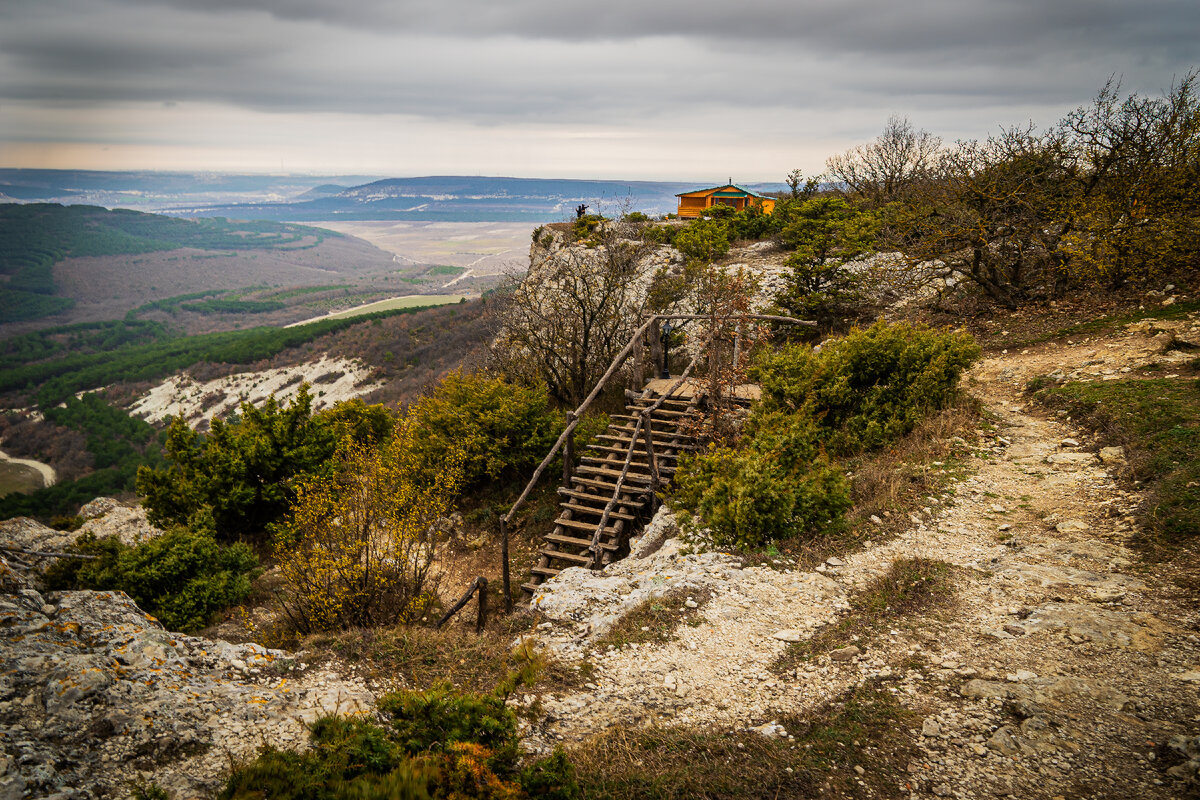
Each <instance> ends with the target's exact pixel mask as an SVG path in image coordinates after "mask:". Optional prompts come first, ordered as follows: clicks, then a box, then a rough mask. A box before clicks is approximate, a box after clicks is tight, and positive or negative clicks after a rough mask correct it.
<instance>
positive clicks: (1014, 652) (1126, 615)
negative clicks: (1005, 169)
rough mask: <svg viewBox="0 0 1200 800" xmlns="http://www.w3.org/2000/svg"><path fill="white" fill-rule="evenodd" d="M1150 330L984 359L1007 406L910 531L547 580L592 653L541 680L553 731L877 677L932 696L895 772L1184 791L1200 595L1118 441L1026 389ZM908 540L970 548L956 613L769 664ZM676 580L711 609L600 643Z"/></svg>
mask: <svg viewBox="0 0 1200 800" xmlns="http://www.w3.org/2000/svg"><path fill="white" fill-rule="evenodd" d="M1152 337H1153V335H1152V333H1147V332H1145V331H1134V332H1130V333H1129V334H1128V336H1126V335H1125V334H1122V336H1121V337H1120V338H1119V343H1120V347H1112V348H1109V347H1107V346H1106V344H1107V343H1104V344H1100V345H1097V344H1096V343H1092V342H1079V343H1072V344H1062V345H1044V346H1041V347H1039V348H1032V349H1030V350H1027V351H1025V352H1024V353H1021V354H1016V353H1014V354H1012V355H1009V354H1001V355H998V356H996V357H993V358H989V359H987V360H985V361H984V362H982V363H981V364H979V365H978V366H977V367H976V368H975V369H974V370H973V372H972V376H971V379H970V381H969V386H970V389H971V391H972V392H973V393H974V394H975V395H976V396H978V397H979V398H980V399H981V400H982V401H983V402H984V404H985V407H986V409H987V412H988V414H989V416H990V417H991V419H992V420H993V421H994V424H995V427H994V430H992V431H989V432H987V433H986V434H985V436H984V439H983V445H982V446H981V447H980V448H978V449H977V450H976V452H975V454H974V455H973V456H972V457H971V459H970V462H971V463H970V464H969V466H970V469H969V471H968V473H967V477H964V478H962V479H960V480H958V481H956V482H955V483H953V484H952V485H951V487H950V488H949V490H948V491H947V492H945V493H944V494H942V495H940V496H937V497H933V498H930V499H929V500H928V502H929V506H928V508H927V509H926V510H925V513H922V514H921V515H919V516H914V518H913V524H912V527H911V528H910V529H909V530H908V531H906V532H905V533H904V534H902V535H901V536H899V537H897V538H895V539H892V540H891V541H888V542H886V543H881V544H878V545H874V546H868V547H866V548H865V549H863V550H862V551H860V552H858V553H855V554H853V555H849V556H846V557H845V558H844V560H843V561H842V563H840V564H837V565H833V564H832V563H831V564H827V565H823V567H822V571H821V572H806V571H799V570H789V569H786V568H784V569H775V570H772V569H766V568H761V567H756V568H746V569H742V568H741V567H740V564H739V563H738V562H737V560H736V559H734V558H732V557H729V556H723V555H719V554H705V555H689V554H687V553H685V552H684V551H682V550H681V549H680V547H679V546H678V542H677V541H676V540H672V539H669V540H668V541H667V542H666V544H665V545H664V546H662V548H661V549H659V550H658V551H657V552H654V553H653V554H651V555H649V556H647V557H645V558H641V559H632V558H631V559H627V560H626V561H624V562H619V563H618V564H616V565H613V566H612V567H610V568H609V569H608V570H606V572H605V573H604V574H603V575H602V576H594V575H593V576H587V575H584V576H577V577H575V578H572V579H570V580H569V583H568V585H567V586H566V587H564V588H563V589H561V590H552V591H550V592H548V593H546V594H544V595H540V596H539V597H538V598H535V603H538V605H539V606H540V607H541V609H542V610H543V611H544V612H546V613H547V614H548V615H549V616H550V617H552V618H554V619H556V622H555V623H554V624H553V625H549V626H544V628H543V630H542V631H541V632H540V633H541V636H542V639H543V640H544V641H545V643H546V644H547V645H548V646H549V647H551V648H552V649H553V650H555V651H556V652H557V653H559V654H560V656H561V657H563V658H567V659H578V658H585V659H587V660H588V661H589V662H590V663H591V664H593V665H594V673H593V676H592V678H591V682H590V685H589V687H588V688H587V689H585V690H584V691H582V692H580V693H577V694H564V695H559V696H549V697H545V698H543V704H544V707H545V708H546V710H547V712H548V718H547V720H546V722H545V724H544V725H543V726H541V727H540V728H539V729H538V730H536V731H534V734H535V736H534V739H533V741H534V742H535V743H536V744H540V745H541V746H547V747H548V746H550V745H551V744H553V743H554V742H555V741H559V740H567V741H573V740H578V739H580V738H582V737H584V736H586V735H588V734H590V733H594V732H597V731H600V730H603V729H604V728H606V727H609V726H610V725H612V724H614V723H625V724H646V723H650V722H653V723H655V724H660V725H675V724H690V725H704V726H724V727H739V728H746V727H753V726H759V725H762V724H764V723H768V722H770V721H771V720H773V719H775V718H777V717H779V716H782V715H783V714H788V713H800V714H801V715H803V714H804V713H805V712H811V711H812V710H813V709H815V708H817V707H819V706H820V704H821V703H822V702H823V701H825V700H827V699H828V698H830V697H832V696H835V695H837V694H838V693H839V692H842V691H844V690H846V689H848V688H851V687H853V686H854V685H856V684H858V683H861V682H863V681H865V680H870V679H879V680H882V681H884V683H883V685H884V686H886V687H887V689H888V690H889V691H891V692H894V693H895V694H896V696H897V697H898V698H900V700H901V701H902V703H903V704H904V705H905V706H906V707H908V708H910V709H913V710H915V711H917V712H919V714H920V715H921V716H920V717H918V720H919V721H918V725H919V730H917V731H915V732H914V734H913V735H914V736H915V737H916V740H917V742H918V746H919V750H920V753H921V756H920V757H919V758H915V759H913V761H912V762H911V763H910V764H908V765H907V772H908V775H909V779H908V780H907V781H905V784H906V785H905V786H903V787H897V789H898V790H900V792H901V794H904V795H907V794H908V793H909V792H911V793H912V794H913V796H917V797H925V796H939V797H961V798H990V797H997V796H1013V797H1019V798H1057V797H1063V798H1072V797H1080V798H1082V797H1097V798H1099V797H1104V798H1110V797H1111V798H1125V797H1140V798H1172V797H1179V796H1180V795H1181V794H1182V793H1183V792H1184V791H1185V789H1186V788H1187V777H1188V776H1189V775H1191V774H1193V773H1194V772H1195V766H1197V765H1200V761H1192V762H1190V764H1189V763H1186V762H1188V756H1185V755H1182V754H1181V753H1183V752H1187V753H1188V755H1190V756H1200V748H1197V745H1200V739H1195V740H1194V741H1193V739H1194V737H1196V736H1197V734H1200V692H1198V687H1200V637H1197V636H1196V635H1195V633H1194V632H1195V631H1196V630H1197V622H1198V620H1197V614H1196V611H1195V610H1194V609H1193V608H1190V607H1188V606H1186V605H1184V604H1182V603H1181V601H1180V595H1179V593H1178V591H1177V590H1175V589H1174V587H1173V586H1171V585H1170V584H1168V583H1166V582H1165V581H1164V580H1160V579H1159V578H1157V577H1156V575H1155V573H1154V570H1153V569H1147V568H1144V567H1141V566H1139V562H1138V559H1137V557H1136V556H1135V554H1133V553H1132V552H1130V550H1129V549H1128V548H1127V546H1126V543H1127V541H1128V539H1129V537H1130V536H1131V534H1132V533H1133V530H1134V518H1133V517H1132V516H1131V514H1132V512H1133V510H1134V509H1135V508H1136V506H1137V504H1138V499H1139V498H1138V497H1137V496H1136V495H1135V494H1132V493H1130V492H1127V491H1124V490H1122V489H1121V488H1120V487H1119V486H1118V485H1117V484H1116V482H1115V481H1114V479H1113V477H1112V476H1111V474H1110V472H1112V471H1115V469H1116V468H1117V467H1118V464H1117V463H1116V459H1117V457H1118V454H1116V453H1112V452H1108V453H1106V456H1107V460H1108V461H1109V462H1110V463H1108V464H1105V463H1102V462H1101V461H1100V460H1099V459H1098V458H1097V456H1096V454H1095V453H1092V452H1089V451H1088V449H1087V448H1086V446H1084V445H1083V444H1081V443H1082V442H1084V441H1085V437H1084V436H1083V435H1081V433H1080V432H1079V431H1077V430H1075V429H1073V428H1071V427H1070V426H1069V425H1068V424H1066V423H1065V421H1063V420H1061V419H1058V418H1056V417H1053V416H1052V415H1048V414H1046V413H1045V412H1043V411H1041V410H1038V409H1033V408H1028V407H1026V406H1025V403H1026V401H1025V399H1024V398H1023V397H1022V396H1021V395H1020V388H1021V387H1023V386H1024V384H1025V382H1026V381H1027V380H1028V379H1029V378H1030V377H1032V376H1034V375H1037V374H1043V373H1045V372H1048V371H1052V370H1054V369H1060V368H1061V369H1064V374H1065V373H1066V372H1070V371H1077V370H1083V371H1084V372H1083V373H1082V374H1083V375H1085V376H1087V377H1091V378H1092V379H1103V378H1104V372H1105V370H1110V372H1109V374H1113V375H1124V374H1126V373H1124V372H1122V370H1128V371H1133V370H1135V369H1137V367H1138V366H1139V365H1142V364H1144V363H1145V362H1146V361H1147V360H1148V359H1150V358H1154V357H1156V356H1157V351H1158V349H1160V348H1159V344H1160V343H1159V342H1157V341H1156V340H1155V339H1153V338H1152ZM1093 351H1095V352H1093ZM1089 353H1091V355H1090V356H1089ZM1096 359H1101V361H1100V362H1097V361H1096ZM1159 360H1161V358H1159ZM1089 361H1090V362H1092V363H1090V364H1087V365H1086V366H1085V365H1084V362H1089ZM1091 372H1094V373H1095V374H1094V375H1091V374H1090V373H1091ZM1077 377H1079V376H1077ZM903 556H923V557H927V558H935V559H940V560H943V561H946V562H948V563H950V564H953V565H956V566H957V567H958V568H959V569H958V570H956V573H957V579H956V583H955V595H956V604H955V606H954V608H953V613H952V614H951V615H949V616H946V615H943V616H941V617H938V618H929V619H926V620H922V621H918V624H907V625H897V627H895V628H891V629H890V630H888V631H886V632H885V633H884V634H882V635H880V636H877V637H872V638H870V639H869V640H864V641H861V642H851V641H847V642H844V644H845V645H851V644H854V645H856V646H858V647H860V649H861V651H862V652H861V653H859V654H857V655H854V654H853V652H852V651H849V654H847V652H842V653H837V654H835V655H837V656H838V657H839V659H844V660H835V659H833V658H831V657H830V656H828V655H822V656H819V657H817V658H816V659H814V660H811V661H808V662H805V663H804V665H803V666H801V667H800V668H798V669H795V670H790V671H788V672H786V673H784V674H782V675H780V674H777V673H775V672H772V671H771V669H770V666H771V664H772V662H774V661H775V660H776V658H777V657H778V656H779V655H780V654H781V653H782V652H783V651H784V649H785V647H786V646H787V645H786V640H793V641H794V640H797V639H804V638H807V637H809V636H811V634H812V632H813V631H814V630H816V629H818V628H819V627H821V626H822V625H823V624H825V623H827V622H829V621H832V620H834V619H836V618H837V617H838V615H839V614H843V613H845V609H846V608H847V598H848V597H849V596H850V594H851V593H852V592H853V591H854V589H855V588H857V587H861V586H863V585H865V584H867V583H868V582H869V581H870V580H871V579H872V578H873V577H875V576H877V575H879V574H881V573H882V572H883V571H884V570H886V569H887V567H888V566H889V565H890V564H891V562H892V561H893V560H895V559H896V558H899V557H903ZM782 566H786V565H782ZM551 585H553V584H551ZM680 585H682V586H685V587H696V589H697V591H699V590H700V589H701V588H703V587H708V588H709V589H710V591H712V592H713V594H714V596H713V598H712V599H711V600H710V601H708V602H707V603H706V604H705V605H704V606H703V608H701V609H700V613H701V614H702V617H703V619H702V621H701V624H699V625H698V626H696V627H688V626H681V627H680V628H679V633H678V638H677V640H676V641H673V642H667V643H662V644H653V643H652V644H646V645H642V646H629V647H625V648H623V649H619V650H617V649H609V650H606V651H605V652H600V651H599V650H598V649H596V648H595V646H594V642H595V639H596V636H597V635H598V634H599V633H601V632H602V631H603V629H604V628H605V627H606V626H607V625H608V624H609V623H610V622H611V621H612V619H613V618H614V617H616V616H619V614H620V613H621V611H622V610H623V609H627V608H628V607H630V606H631V605H632V604H635V603H637V602H639V601H640V600H642V599H644V598H646V597H650V596H654V595H656V594H661V593H662V592H663V591H665V590H667V589H669V588H672V587H674V586H680ZM685 591H687V589H685ZM1185 739H1186V741H1185Z"/></svg>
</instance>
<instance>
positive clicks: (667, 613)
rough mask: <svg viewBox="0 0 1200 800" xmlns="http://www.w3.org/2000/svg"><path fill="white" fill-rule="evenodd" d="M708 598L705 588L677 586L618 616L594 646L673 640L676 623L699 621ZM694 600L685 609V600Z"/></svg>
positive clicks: (710, 597) (618, 645) (602, 646)
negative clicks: (618, 618)
mask: <svg viewBox="0 0 1200 800" xmlns="http://www.w3.org/2000/svg"><path fill="white" fill-rule="evenodd" d="M710 599H712V591H711V590H710V589H708V588H693V587H683V586H681V587H679V588H678V589H672V590H671V591H669V592H667V593H666V594H664V595H663V596H662V597H657V598H654V599H653V600H647V601H645V602H644V603H642V604H641V605H638V606H636V607H634V608H633V609H631V610H630V611H629V612H628V613H627V614H625V616H623V617H621V619H620V621H618V622H617V624H616V625H614V626H613V627H612V628H610V629H609V631H608V632H607V633H605V634H604V635H603V636H601V637H600V638H598V639H597V640H596V644H595V646H596V647H597V648H598V649H601V650H603V649H605V648H607V647H609V646H612V647H617V648H621V647H624V646H626V645H628V644H634V643H637V644H642V643H644V642H657V643H662V642H670V641H673V640H674V639H675V638H676V636H675V631H676V630H677V629H678V628H679V626H680V625H690V626H692V627H695V626H697V625H699V624H700V622H701V620H702V619H703V618H702V617H701V609H702V608H703V607H704V604H705V603H707V602H708V601H709V600H710ZM688 600H691V601H692V602H693V603H695V608H689V607H688V605H687V601H688Z"/></svg>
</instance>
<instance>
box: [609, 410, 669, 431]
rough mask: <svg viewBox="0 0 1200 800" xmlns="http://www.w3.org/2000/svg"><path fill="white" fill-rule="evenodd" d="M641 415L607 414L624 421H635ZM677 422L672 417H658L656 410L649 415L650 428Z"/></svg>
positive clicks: (610, 417)
mask: <svg viewBox="0 0 1200 800" xmlns="http://www.w3.org/2000/svg"><path fill="white" fill-rule="evenodd" d="M672 413H674V412H672ZM680 416H685V415H683V414H680ZM641 417H642V415H641V414H609V415H608V418H609V419H620V420H624V421H626V422H635V423H636V422H637V421H638V420H639V419H641ZM677 424H679V420H678V419H674V418H672V419H661V418H659V416H658V412H657V411H656V412H654V413H653V414H651V415H650V426H651V427H652V428H655V429H658V428H663V427H668V428H669V427H670V426H672V425H677Z"/></svg>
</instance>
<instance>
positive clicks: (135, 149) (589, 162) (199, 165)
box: [0, 0, 1200, 182]
mask: <svg viewBox="0 0 1200 800" xmlns="http://www.w3.org/2000/svg"><path fill="white" fill-rule="evenodd" d="M1195 66H1200V2H1197V0H1122V1H1121V2H1115V1H1112V0H906V1H905V2H897V0H857V1H855V0H791V2H788V1H787V0H599V1H598V2H594V3H586V4H585V3H577V2H568V1H567V0H507V1H506V0H457V1H456V0H440V2H439V1H438V0H0V166H7V167H15V166H26V167H62V168H95V169H186V170H197V169H203V170H219V171H250V172H278V171H286V172H309V173H322V174H336V173H364V174H377V175H389V176H406V175H428V174H486V175H518V176H530V177H578V178H592V177H596V178H600V177H604V178H646V179H680V180H706V181H713V182H715V181H720V180H724V179H725V178H727V177H733V178H734V179H735V180H739V181H744V182H750V181H759V180H780V179H782V177H783V175H784V174H786V173H787V172H788V170H790V169H793V168H801V169H803V170H804V171H805V172H806V173H807V174H813V173H818V172H820V171H822V169H823V166H824V161H825V158H826V156H828V155H830V154H832V153H835V152H841V151H843V150H845V149H846V148H848V147H850V146H852V145H854V144H857V143H859V142H862V141H865V140H868V139H870V138H872V137H873V136H874V135H875V134H877V133H878V132H879V130H880V129H881V128H882V127H883V124H884V122H885V121H886V119H887V118H888V116H889V115H891V114H898V115H901V116H907V117H908V118H909V119H910V120H911V121H912V122H913V124H914V125H915V126H916V127H919V128H925V129H927V130H930V131H932V132H934V133H937V134H939V135H941V136H942V137H943V138H945V139H947V140H953V139H957V138H974V137H982V136H986V135H987V134H988V133H989V132H994V131H995V130H996V129H997V128H998V127H999V126H1001V125H1012V124H1019V123H1023V122H1028V121H1033V122H1035V123H1038V124H1042V125H1045V124H1049V123H1052V122H1053V121H1054V120H1056V119H1057V118H1059V117H1060V116H1061V115H1062V114H1063V112H1065V111H1067V110H1069V109H1070V108H1073V107H1075V106H1077V105H1080V104H1082V103H1085V102H1087V101H1088V100H1089V99H1090V98H1091V97H1092V96H1093V95H1094V94H1095V92H1096V90H1097V89H1098V88H1099V87H1100V86H1101V85H1103V84H1104V82H1105V81H1106V80H1107V79H1108V78H1109V76H1110V75H1113V74H1116V75H1118V76H1120V77H1122V78H1123V85H1124V87H1125V88H1126V89H1127V90H1130V91H1138V92H1142V93H1148V94H1158V93H1160V92H1161V91H1163V90H1165V89H1167V88H1168V87H1169V86H1170V84H1171V82H1172V80H1173V78H1175V77H1177V76H1181V75H1183V74H1185V73H1186V72H1187V71H1188V70H1189V69H1191V68H1193V67H1195Z"/></svg>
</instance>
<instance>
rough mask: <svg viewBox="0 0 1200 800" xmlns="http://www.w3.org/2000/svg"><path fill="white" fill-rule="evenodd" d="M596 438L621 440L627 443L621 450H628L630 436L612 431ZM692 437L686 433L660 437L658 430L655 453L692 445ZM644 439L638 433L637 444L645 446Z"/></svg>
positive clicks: (655, 434) (655, 438)
mask: <svg viewBox="0 0 1200 800" xmlns="http://www.w3.org/2000/svg"><path fill="white" fill-rule="evenodd" d="M596 439H604V440H605V441H619V443H622V444H624V445H625V446H624V447H622V449H620V450H622V452H628V447H629V437H617V435H613V434H611V433H601V434H600V435H599V437H596ZM690 439H691V437H685V435H684V434H678V437H677V435H676V434H668V435H666V437H659V434H658V432H655V433H654V455H655V456H658V455H659V451H660V450H664V451H666V450H677V449H679V447H688V446H690V445H691V443H690V441H689V440H690ZM644 441H646V439H643V438H642V434H641V433H638V434H637V446H638V447H644ZM643 452H644V451H643Z"/></svg>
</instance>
